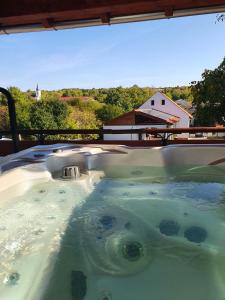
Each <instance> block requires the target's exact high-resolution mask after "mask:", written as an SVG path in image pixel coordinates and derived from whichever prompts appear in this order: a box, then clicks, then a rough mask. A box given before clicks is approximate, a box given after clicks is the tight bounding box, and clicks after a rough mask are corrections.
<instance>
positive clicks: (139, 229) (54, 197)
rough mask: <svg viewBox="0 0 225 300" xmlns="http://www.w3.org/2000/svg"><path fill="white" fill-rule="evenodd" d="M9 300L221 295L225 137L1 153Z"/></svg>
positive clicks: (3, 273)
mask: <svg viewBox="0 0 225 300" xmlns="http://www.w3.org/2000/svg"><path fill="white" fill-rule="evenodd" d="M0 172H1V175H0V200H1V201H0V209H1V219H0V234H1V239H0V299H1V300H36V299H42V300H51V299H54V300H62V299H63V300H95V299H96V300H112V299H113V300H122V299H123V300H138V299H140V300H149V299H153V300H190V299H192V300H206V299H207V300H224V299H225V257H224V255H225V146H224V145H216V146H215V145H207V146H205V145H204V146H199V145H179V146H167V147H155V148H129V147H125V146H112V145H110V146H103V145H94V146H88V147H87V146H82V145H80V146H79V145H70V146H68V145H64V144H58V145H52V146H38V147H34V148H31V149H28V150H25V151H22V152H20V153H18V154H15V155H11V156H8V157H5V158H2V159H1V160H0Z"/></svg>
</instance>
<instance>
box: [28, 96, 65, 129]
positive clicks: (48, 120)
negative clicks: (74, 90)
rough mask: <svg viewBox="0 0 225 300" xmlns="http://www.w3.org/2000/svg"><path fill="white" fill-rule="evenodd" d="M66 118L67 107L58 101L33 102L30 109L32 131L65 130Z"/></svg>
mask: <svg viewBox="0 0 225 300" xmlns="http://www.w3.org/2000/svg"><path fill="white" fill-rule="evenodd" d="M68 117H69V107H68V105H67V104H66V103H63V102H60V101H58V100H55V101H39V102H35V103H34V104H33V105H32V106H31V108H30V123H31V128H32V129H65V128H67V127H68V126H67V125H68Z"/></svg>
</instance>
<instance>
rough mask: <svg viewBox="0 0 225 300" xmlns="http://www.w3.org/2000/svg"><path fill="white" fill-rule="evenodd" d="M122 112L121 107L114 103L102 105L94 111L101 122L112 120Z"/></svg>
mask: <svg viewBox="0 0 225 300" xmlns="http://www.w3.org/2000/svg"><path fill="white" fill-rule="evenodd" d="M123 113H124V111H123V109H122V108H121V107H119V106H116V105H111V104H108V105H104V106H103V107H102V108H100V109H98V110H97V111H96V114H97V116H98V118H99V119H100V120H101V121H102V122H106V121H109V120H112V119H114V118H116V117H118V116H120V115H122V114H123Z"/></svg>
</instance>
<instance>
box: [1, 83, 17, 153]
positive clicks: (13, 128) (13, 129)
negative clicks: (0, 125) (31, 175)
mask: <svg viewBox="0 0 225 300" xmlns="http://www.w3.org/2000/svg"><path fill="white" fill-rule="evenodd" d="M0 93H2V94H3V95H4V96H5V97H6V99H7V103H8V111H9V122H10V132H9V134H10V135H11V136H12V140H13V150H14V152H18V149H19V148H18V135H17V123H16V108H15V101H14V99H13V97H12V95H11V93H10V92H9V91H8V90H6V89H4V88H2V87H0ZM0 134H1V133H0Z"/></svg>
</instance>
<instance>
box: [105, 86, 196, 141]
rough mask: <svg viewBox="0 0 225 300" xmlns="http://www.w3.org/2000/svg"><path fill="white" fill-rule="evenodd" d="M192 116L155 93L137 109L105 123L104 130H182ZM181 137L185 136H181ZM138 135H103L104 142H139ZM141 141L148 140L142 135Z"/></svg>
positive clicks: (166, 98) (158, 93) (146, 136)
mask: <svg viewBox="0 0 225 300" xmlns="http://www.w3.org/2000/svg"><path fill="white" fill-rule="evenodd" d="M191 119H192V115H191V114H189V112H187V111H186V110H185V109H183V108H182V107H181V106H179V105H178V104H177V103H176V102H174V101H173V100H172V99H170V98H169V97H167V96H166V95H165V94H163V93H161V92H157V93H155V94H154V95H153V96H152V97H151V98H150V99H149V100H147V101H146V102H145V103H144V104H142V105H141V106H140V107H139V108H138V109H136V110H133V111H131V112H128V113H126V114H124V115H122V116H119V117H117V118H115V119H113V120H111V121H109V122H107V123H106V124H105V125H104V126H103V128H104V129H114V130H121V129H139V128H184V127H189V126H190V120H191ZM182 136H183V137H185V136H187V134H183V135H182ZM139 139H140V136H139V135H138V134H104V140H139ZM141 139H149V136H148V135H146V134H143V135H142V137H141Z"/></svg>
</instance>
